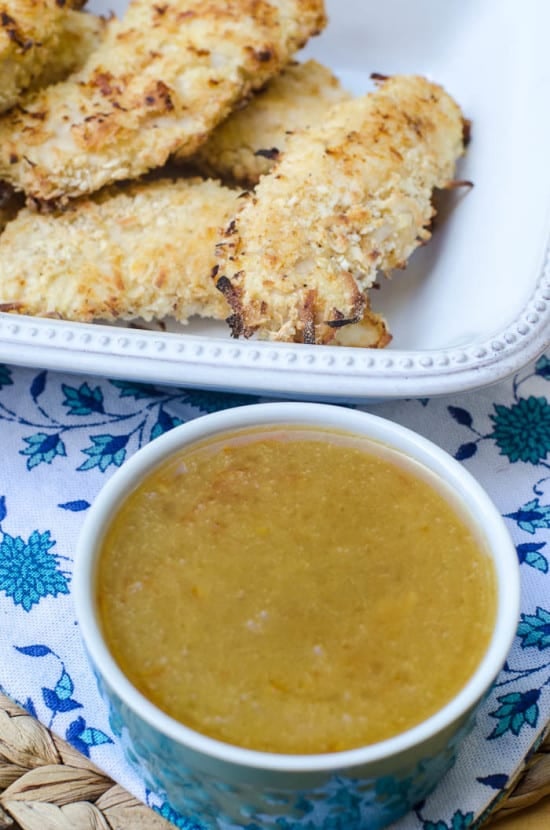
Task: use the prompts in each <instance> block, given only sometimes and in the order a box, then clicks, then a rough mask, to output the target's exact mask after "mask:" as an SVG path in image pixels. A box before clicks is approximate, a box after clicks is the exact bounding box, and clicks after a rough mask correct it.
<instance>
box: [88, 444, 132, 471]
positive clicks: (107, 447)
mask: <svg viewBox="0 0 550 830" xmlns="http://www.w3.org/2000/svg"><path fill="white" fill-rule="evenodd" d="M90 437H91V439H92V445H93V446H91V447H86V449H84V450H82V452H83V453H85V454H86V455H87V456H89V458H88V460H87V461H85V462H84V463H83V464H81V465H80V467H79V468H78V469H79V470H91V469H92V467H99V469H100V470H101V472H102V473H104V472H105V470H106V469H107V467H111V466H114V467H120V466H121V464H122V462H123V461H124V459H125V458H126V445H127V443H128V440H129V438H130V436H129V435H92V436H90Z"/></svg>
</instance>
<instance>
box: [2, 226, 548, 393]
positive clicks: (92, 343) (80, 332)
mask: <svg viewBox="0 0 550 830" xmlns="http://www.w3.org/2000/svg"><path fill="white" fill-rule="evenodd" d="M549 342H550V235H549V238H548V243H547V246H546V251H545V255H544V265H543V268H542V271H541V273H540V275H539V278H538V280H537V282H536V285H535V287H534V290H533V292H532V294H531V296H530V298H529V299H528V301H527V302H526V303H525V305H524V306H523V307H522V309H521V310H520V312H519V313H518V314H517V315H516V317H515V318H514V319H513V320H512V321H511V322H510V323H509V324H508V325H507V326H506V327H504V328H503V329H502V330H500V331H499V332H497V333H496V334H494V335H492V336H490V337H484V338H480V339H479V340H472V341H471V342H470V343H466V344H464V345H460V346H457V347H449V348H439V349H426V350H399V349H391V348H390V349H385V350H384V349H381V350H379V349H360V348H357V347H355V348H354V347H341V346H340V347H338V346H308V345H302V344H290V343H273V342H265V341H264V342H261V341H256V340H245V341H236V340H231V339H230V338H229V337H227V336H226V337H211V336H204V335H200V334H199V335H197V334H185V333H181V334H180V333H173V332H163V331H156V330H155V331H152V330H147V329H141V328H130V327H118V326H112V325H106V324H98V323H73V322H69V321H64V320H55V319H51V318H39V317H27V316H23V315H17V314H10V313H0V361H2V362H5V363H12V364H15V365H23V366H29V367H34V368H42V369H51V370H61V371H78V372H79V373H85V374H90V375H102V376H109V377H118V378H125V379H128V380H136V381H142V382H153V383H158V384H166V385H180V386H189V387H200V388H208V389H213V390H219V391H231V392H237V393H242V394H261V395H266V396H267V395H271V396H275V397H277V396H279V397H281V396H289V395H291V396H293V397H298V398H302V399H309V400H318V399H324V400H339V399H340V400H349V401H356V402H361V401H363V402H365V401H367V402H368V401H369V400H384V399H396V398H406V397H423V396H429V395H439V394H448V393H454V392H461V391H466V390H472V389H476V388H480V387H483V386H487V385H489V384H492V383H495V382H498V381H499V380H502V379H504V378H506V377H508V376H509V375H511V374H513V373H514V372H517V371H519V370H520V369H521V368H522V367H523V366H525V365H526V364H527V363H529V362H530V361H531V360H532V359H534V358H536V357H537V356H538V355H539V354H540V353H541V352H542V351H544V349H545V348H547V347H548V344H549Z"/></svg>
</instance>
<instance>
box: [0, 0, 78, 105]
mask: <svg viewBox="0 0 550 830" xmlns="http://www.w3.org/2000/svg"><path fill="white" fill-rule="evenodd" d="M70 5H71V4H69V3H64V2H58V0H1V2H0V112H4V111H5V110H7V109H9V107H11V106H13V105H14V104H15V103H16V102H17V100H18V99H19V96H20V95H21V93H22V92H23V91H24V90H26V89H29V88H31V87H32V86H38V85H39V84H40V78H41V76H42V74H43V73H44V72H47V71H48V68H50V69H51V66H52V62H53V61H54V60H55V58H56V54H57V53H59V51H60V49H61V50H62V48H63V45H62V41H63V38H64V37H65V27H66V25H67V19H68V18H69V17H70V16H71V15H72V14H73V12H72V9H71V8H70Z"/></svg>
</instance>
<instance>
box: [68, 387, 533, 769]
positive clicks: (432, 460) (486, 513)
mask: <svg viewBox="0 0 550 830" xmlns="http://www.w3.org/2000/svg"><path fill="white" fill-rule="evenodd" d="M269 425H273V426H282V425H288V426H292V425H301V426H304V425H305V426H311V427H314V428H319V429H327V430H329V431H331V430H340V431H344V432H349V433H357V434H361V435H364V436H366V437H368V438H371V439H372V440H374V441H375V442H378V443H381V444H383V445H386V446H388V447H390V448H392V449H396V450H398V451H400V452H402V453H404V454H405V455H408V456H409V457H411V458H413V459H415V460H416V461H419V462H420V463H421V464H423V465H424V466H425V467H427V468H428V469H429V470H431V471H432V472H433V473H435V474H436V476H437V475H439V476H440V477H441V478H442V479H443V480H444V481H445V482H446V483H447V484H448V485H450V486H451V488H453V489H454V490H455V491H456V493H457V497H458V501H460V502H461V504H462V505H463V507H464V509H465V513H466V515H469V516H470V517H471V518H472V519H474V524H475V525H476V526H477V528H478V530H480V531H481V533H482V535H484V536H485V539H486V541H487V547H488V549H489V551H490V553H491V556H492V559H493V562H494V565H495V572H496V577H497V613H496V619H495V625H494V629H493V634H492V636H491V640H490V642H489V645H488V647H487V649H486V652H485V654H484V656H483V658H482V659H481V662H480V664H479V665H478V667H477V669H476V671H475V672H474V673H473V675H471V677H470V679H469V680H468V681H467V682H466V684H465V685H464V686H463V687H462V689H461V690H460V691H459V692H458V693H457V694H456V695H455V696H454V697H453V698H452V699H451V700H450V701H449V702H448V703H446V704H445V705H444V706H443V707H442V708H441V709H439V710H438V711H437V712H436V713H435V714H433V715H431V716H430V717H429V718H427V719H426V720H424V721H422V722H421V723H420V724H417V725H416V726H414V727H412V728H410V729H408V730H406V731H405V732H402V733H399V734H398V735H395V736H393V737H391V738H388V739H385V740H383V741H379V742H377V743H374V744H370V745H367V746H364V747H358V748H354V749H348V750H343V751H339V752H334V753H319V754H296V755H295V754H292V755H290V754H283V753H274V752H265V751H260V750H253V749H245V748H242V747H238V746H234V745H231V744H227V743H224V742H222V741H220V740H217V739H215V738H210V737H208V736H206V735H203V734H201V733H199V732H197V731H196V730H194V729H192V728H190V727H187V726H185V725H184V724H182V723H180V722H179V721H177V720H175V719H174V718H172V717H171V716H170V715H168V714H166V713H165V712H163V711H162V710H160V709H159V708H158V707H157V706H155V705H154V704H153V703H151V702H150V701H149V700H148V699H147V698H146V697H145V696H144V695H142V694H141V693H140V692H139V691H138V690H137V689H136V688H135V687H134V686H133V685H132V683H131V682H130V681H129V680H128V678H127V677H126V676H125V675H124V674H123V672H122V671H121V669H120V668H119V667H118V665H117V664H116V662H115V660H114V658H113V657H112V656H111V654H110V652H109V649H108V647H107V645H106V643H105V641H104V639H103V636H102V634H101V629H100V624H99V620H98V618H97V614H96V608H95V600H94V583H95V565H96V562H97V559H98V555H99V548H100V544H101V541H102V538H103V534H104V532H105V529H106V527H107V526H108V523H109V521H110V519H111V518H112V515H113V513H114V512H115V511H116V509H117V507H118V506H119V505H120V503H121V502H122V501H123V500H124V498H125V496H126V494H127V493H128V489H129V487H131V486H134V485H135V484H136V483H137V482H138V481H140V480H141V479H142V478H143V476H144V475H146V474H147V473H148V472H149V471H151V470H152V469H154V468H155V467H156V466H157V465H158V464H159V463H162V461H164V460H165V459H167V457H168V456H170V455H171V454H172V453H173V452H174V451H176V450H178V449H180V448H183V447H184V446H187V445H189V444H192V443H195V442H198V441H202V440H204V439H206V438H210V437H213V436H215V435H217V434H221V433H226V432H232V431H234V430H237V429H251V428H254V427H256V426H260V427H261V426H269ZM474 517H475V518H474ZM73 598H74V603H75V610H76V616H77V622H78V625H79V630H80V633H81V637H82V640H83V643H84V646H85V650H86V651H87V654H88V658H89V659H90V660H91V662H92V664H93V665H94V668H95V670H96V672H97V673H98V674H99V675H100V677H102V679H103V680H104V681H105V682H106V683H107V685H108V687H109V688H110V689H111V690H112V691H113V692H114V693H115V695H117V696H118V697H119V699H120V700H121V701H122V702H123V703H124V704H125V705H126V706H128V707H129V708H130V709H131V710H132V711H133V712H134V714H136V715H137V716H138V717H140V718H141V719H142V720H144V721H145V722H146V723H148V724H149V725H150V726H151V727H153V728H154V729H156V730H157V731H158V732H160V733H161V734H163V735H164V736H166V737H167V738H169V739H171V740H172V741H175V742H176V743H177V744H180V745H182V746H184V747H186V748H188V749H190V750H193V751H195V752H197V753H199V754H202V755H205V756H208V757H210V758H215V759H217V760H218V761H225V762H227V763H231V764H236V765H239V766H241V767H248V768H253V769H259V770H270V771H279V772H294V773H299V772H304V773H310V772H320V771H329V770H334V769H338V770H339V771H344V770H345V769H346V768H353V767H357V766H362V765H365V764H369V763H376V762H379V761H382V760H385V759H387V758H389V757H391V756H394V755H397V754H400V753H402V752H405V751H407V750H411V749H412V748H414V747H415V746H417V745H419V744H422V743H424V742H425V741H428V740H430V739H431V738H433V737H435V736H436V735H437V734H438V733H439V732H441V731H443V730H445V729H447V728H449V727H452V725H453V724H454V723H455V722H456V721H458V720H460V719H462V718H463V717H464V716H466V715H467V714H468V713H469V711H470V710H471V709H472V708H473V707H475V706H476V705H477V704H478V703H479V702H480V701H481V700H482V699H483V697H484V695H485V694H486V693H487V692H488V691H489V689H490V687H491V685H492V683H493V681H494V680H495V678H496V676H497V674H498V673H499V671H500V669H501V668H502V666H503V664H504V662H505V660H506V657H507V655H508V652H509V650H510V648H511V645H512V642H513V640H514V637H515V634H516V629H517V623H518V620H519V612H520V575H519V563H518V560H517V554H516V550H515V546H514V544H513V542H512V539H511V536H510V534H509V532H508V529H507V528H506V526H505V523H504V520H503V518H502V516H501V514H500V513H499V512H498V510H497V508H496V506H495V505H494V503H493V502H492V500H491V498H490V497H489V495H488V494H487V492H486V491H485V490H484V489H483V487H482V486H481V485H480V484H479V483H478V481H477V480H476V479H475V478H474V477H473V476H472V475H471V473H469V472H468V470H466V469H465V468H464V467H463V466H462V465H461V464H460V462H458V461H457V460H456V459H454V458H453V457H452V456H451V455H449V454H448V453H447V452H446V451H445V450H443V449H441V448H440V447H438V446H437V445H436V444H434V443H433V442H432V441H430V440H429V439H427V438H424V437H423V436H421V435H419V434H418V433H416V432H414V431H413V430H411V429H409V428H408V427H404V426H401V425H400V424H397V423H395V422H393V421H390V420H388V419H386V418H383V417H381V416H379V415H374V414H372V413H369V412H364V411H360V410H353V409H348V408H345V407H340V406H336V405H334V404H323V403H310V402H284V403H259V404H250V405H244V406H238V407H235V408H232V409H226V410H223V411H221V412H215V413H210V414H207V415H202V416H199V417H197V418H195V419H193V420H191V421H188V422H186V423H184V424H181V425H179V426H177V427H175V428H173V429H172V430H170V431H169V432H167V433H164V434H163V435H161V436H159V437H158V438H156V439H154V440H153V441H151V442H150V443H149V444H146V445H145V446H143V447H142V448H140V449H139V450H138V451H137V452H136V453H134V455H133V456H131V457H130V458H129V459H128V460H127V461H125V462H124V464H123V465H122V466H121V467H120V468H118V469H117V470H116V471H115V472H114V473H113V475H112V476H111V478H110V479H108V480H107V482H106V483H105V484H104V485H103V487H102V489H101V491H100V492H99V494H98V495H97V497H96V499H95V500H94V502H93V504H92V506H91V508H90V510H89V511H88V513H87V516H86V518H85V520H84V523H83V525H82V528H81V532H80V535H79V538H78V542H77V549H76V555H75V563H74V573H73Z"/></svg>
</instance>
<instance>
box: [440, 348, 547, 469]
mask: <svg viewBox="0 0 550 830" xmlns="http://www.w3.org/2000/svg"><path fill="white" fill-rule="evenodd" d="M549 367H550V360H549V359H548V357H546V355H543V356H542V357H541V358H539V360H538V361H537V363H536V364H535V367H534V371H531V372H530V373H529V374H528V375H526V376H525V377H522V378H520V376H519V375H518V376H516V377H515V379H514V383H513V400H512V402H511V403H510V405H508V406H505V405H504V404H497V403H495V404H493V407H494V414H490V415H489V418H490V420H491V421H492V422H493V429H492V431H491V432H488V433H486V434H483V433H482V432H480V431H479V430H477V429H476V428H475V426H474V419H473V417H472V415H471V413H470V412H469V411H468V410H467V409H464V408H463V407H460V406H448V407H447V411H448V413H449V415H451V417H452V418H453V419H454V420H455V421H456V422H457V423H458V424H460V425H461V426H463V427H466V428H467V429H468V430H470V432H471V434H472V440H470V441H466V442H464V443H463V444H461V445H460V446H459V447H458V449H457V450H456V452H455V458H456V459H458V460H459V461H465V460H466V459H468V458H471V457H472V456H473V455H475V454H476V452H477V450H478V446H479V443H480V441H483V440H487V439H490V440H492V441H494V442H495V444H496V445H497V447H498V448H499V450H500V454H501V455H505V456H507V458H508V459H509V460H510V462H511V463H516V462H518V461H523V462H525V463H528V464H541V463H543V464H544V462H545V459H546V458H547V457H548V454H549V453H550V403H549V402H548V400H547V399H546V398H545V397H543V396H535V395H529V396H528V397H520V395H519V388H520V386H521V385H522V384H523V383H525V382H526V381H528V380H530V379H532V378H534V377H538V378H543V379H544V380H550V368H549Z"/></svg>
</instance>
